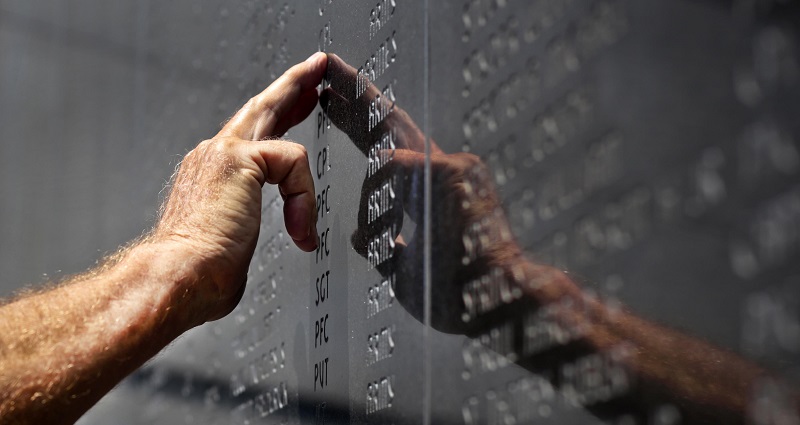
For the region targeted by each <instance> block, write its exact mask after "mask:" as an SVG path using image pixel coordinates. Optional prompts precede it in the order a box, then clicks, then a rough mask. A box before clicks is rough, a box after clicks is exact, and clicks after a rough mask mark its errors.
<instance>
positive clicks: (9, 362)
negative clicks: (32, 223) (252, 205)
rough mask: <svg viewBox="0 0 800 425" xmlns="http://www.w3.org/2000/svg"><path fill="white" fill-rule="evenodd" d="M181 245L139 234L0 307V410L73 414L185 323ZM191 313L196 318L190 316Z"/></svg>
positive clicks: (51, 418)
mask: <svg viewBox="0 0 800 425" xmlns="http://www.w3.org/2000/svg"><path fill="white" fill-rule="evenodd" d="M186 258H190V257H188V256H186V255H184V254H183V253H182V252H181V251H179V250H178V249H176V248H174V247H171V246H170V245H168V244H163V243H162V244H154V243H142V244H139V245H137V246H135V247H133V248H130V249H129V250H127V251H126V252H124V253H122V254H120V256H119V259H118V260H116V261H113V262H111V264H108V265H105V266H101V267H100V268H98V269H97V270H95V271H92V272H89V273H87V274H84V275H82V276H78V277H76V278H74V279H72V280H71V281H69V282H67V283H65V284H63V285H60V286H58V287H57V288H55V289H52V290H50V291H47V292H43V293H39V294H36V295H32V296H28V297H26V298H23V299H20V300H17V301H15V302H12V303H10V304H7V305H5V306H3V307H0V317H3V320H2V321H0V417H2V418H3V422H4V423H6V422H8V423H45V422H46V423H51V422H57V423H64V422H73V421H75V420H77V419H78V418H79V417H80V415H81V414H83V413H84V412H85V411H86V410H87V409H88V408H89V407H90V406H91V405H92V404H94V403H95V402H96V401H97V400H99V399H100V397H102V396H103V395H104V394H105V393H106V392H107V391H108V390H110V389H111V388H113V386H114V385H116V384H117V383H118V382H119V381H120V380H121V379H122V378H124V377H125V376H126V375H127V374H129V373H130V372H132V371H133V370H135V369H136V368H137V367H139V366H140V365H141V364H142V363H144V362H145V361H146V360H147V359H148V358H150V357H151V356H153V355H154V354H156V353H157V352H158V351H159V350H161V349H162V348H163V347H164V346H165V345H166V344H168V343H169V342H170V341H172V340H173V339H174V338H175V337H177V336H178V335H180V334H181V333H182V332H184V331H186V330H187V329H189V328H191V327H192V326H195V325H197V324H200V323H202V322H203V321H204V320H203V319H202V314H201V313H202V312H197V311H194V310H193V309H192V308H191V306H194V305H196V301H197V300H196V299H195V298H196V295H195V293H194V292H193V290H192V288H193V283H194V280H196V279H197V274H196V272H195V271H194V270H193V265H192V264H190V263H189V262H186V260H185V259H186ZM195 316H196V317H195Z"/></svg>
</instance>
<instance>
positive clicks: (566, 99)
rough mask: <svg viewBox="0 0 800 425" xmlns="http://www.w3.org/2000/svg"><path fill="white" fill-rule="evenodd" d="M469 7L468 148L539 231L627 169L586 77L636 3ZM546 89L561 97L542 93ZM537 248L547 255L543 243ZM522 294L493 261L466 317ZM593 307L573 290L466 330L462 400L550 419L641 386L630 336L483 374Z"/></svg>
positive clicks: (554, 342) (490, 414) (562, 338)
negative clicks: (535, 369) (546, 363)
mask: <svg viewBox="0 0 800 425" xmlns="http://www.w3.org/2000/svg"><path fill="white" fill-rule="evenodd" d="M463 11H464V12H463V16H462V23H463V25H464V34H463V37H462V41H463V43H464V47H465V51H466V52H468V53H467V54H466V55H465V58H464V62H463V63H464V65H463V69H462V78H463V87H462V92H461V96H462V98H463V99H464V104H465V109H466V110H465V113H464V115H463V122H462V131H463V136H464V140H465V143H464V150H467V151H474V152H475V153H477V154H478V155H480V156H481V157H482V158H484V159H485V160H486V161H487V163H488V165H489V166H490V167H491V169H492V175H493V177H494V180H495V183H496V185H497V186H498V188H499V189H500V190H504V191H506V192H507V193H509V196H507V199H506V202H507V203H508V204H509V206H510V208H508V211H509V214H510V218H511V226H512V229H513V234H514V235H515V236H516V237H519V238H520V239H522V240H523V241H525V242H526V243H527V242H528V240H527V239H528V234H530V233H532V231H533V228H534V224H536V225H537V226H539V227H538V228H542V226H543V225H547V224H549V223H551V221H555V220H556V219H557V218H559V217H558V214H559V213H561V212H564V211H566V210H568V209H570V208H576V207H578V206H579V205H581V203H582V202H585V201H586V200H587V199H590V197H591V195H593V194H594V193H596V192H598V191H599V190H600V189H602V188H604V187H606V186H608V185H610V184H611V183H612V182H614V181H616V179H617V178H618V177H619V175H620V173H621V170H620V169H621V159H620V155H621V151H622V146H623V145H624V143H625V141H624V140H623V139H622V138H621V137H620V136H619V134H618V132H617V131H615V130H614V129H613V128H610V126H608V125H606V124H605V123H602V122H599V120H598V118H597V114H596V113H595V109H596V108H595V106H594V104H595V103H596V102H595V99H594V96H595V91H594V89H593V87H592V86H591V84H590V83H587V82H585V81H584V80H583V79H582V78H580V77H582V76H583V74H584V72H585V69H586V68H587V67H588V65H587V64H589V63H591V61H592V60H593V58H595V57H597V56H599V55H600V54H601V53H602V52H604V51H605V49H608V48H609V47H611V46H613V45H614V44H615V43H617V42H618V41H619V40H620V39H621V38H622V37H623V36H624V35H625V33H626V31H627V21H626V18H625V16H626V15H625V11H624V3H623V2H620V1H616V0H599V1H596V2H587V3H580V2H575V1H573V0H564V1H557V0H542V1H538V2H531V3H525V2H522V1H521V0H510V1H498V0H465V2H464V9H463ZM572 28H577V29H578V30H576V31H572V30H571V29H572ZM536 99H552V100H549V101H547V102H546V103H544V104H540V103H539V102H537V101H536ZM487 139H494V140H497V142H496V144H495V146H492V147H487V145H486V144H485V143H482V142H481V141H483V140H487ZM578 144H583V145H588V146H587V147H586V149H585V150H586V151H587V152H588V155H585V157H583V158H581V159H580V160H579V161H574V163H575V165H569V166H562V167H554V168H556V170H557V171H555V172H553V173H551V174H549V175H544V176H543V178H541V179H538V180H534V181H532V182H531V181H530V178H531V176H532V175H534V173H535V172H536V170H537V166H541V165H549V161H551V160H553V159H554V158H555V160H558V158H557V155H556V154H558V153H560V152H564V151H567V150H568V149H570V148H572V149H575V148H574V147H573V146H577V145H578ZM539 168H541V167H539ZM523 179H524V180H526V181H524V182H523V181H522V180H523ZM488 219H489V220H488V221H487V223H491V222H493V221H494V220H493V219H492V218H491V217H488ZM484 220H486V218H484ZM490 229H491V226H488V227H487V226H484V223H483V222H478V223H475V224H474V225H472V226H471V228H470V231H468V232H467V233H466V234H465V251H466V252H467V256H466V257H465V264H468V263H470V262H472V261H474V260H475V259H476V258H477V257H479V256H480V255H481V251H482V249H481V248H482V247H483V245H484V241H487V240H492V238H491V237H490V236H491V233H488V232H489V230H490ZM534 252H536V254H537V256H539V257H541V252H540V250H536V251H534ZM521 295H522V294H521V293H520V292H519V289H518V288H516V287H515V285H514V283H513V282H511V281H510V280H509V276H507V275H506V274H505V273H503V272H502V271H501V270H498V269H493V270H489V271H488V272H486V273H485V274H483V275H479V276H475V277H473V278H472V279H470V280H469V281H468V282H466V283H465V285H464V286H463V288H462V298H463V300H464V304H465V311H464V312H463V315H462V320H463V321H464V322H465V323H466V324H469V323H473V322H478V321H480V320H483V319H485V318H486V317H489V316H490V315H491V314H495V316H496V313H497V311H500V310H502V309H503V308H504V307H505V306H507V305H509V304H514V303H517V301H518V300H519V298H520V297H521ZM581 308H583V300H562V301H561V302H557V303H552V304H549V305H546V306H542V307H541V308H538V309H536V310H532V311H528V312H526V313H525V314H524V315H523V316H522V317H506V318H504V319H501V320H499V321H498V322H497V323H495V324H494V326H492V327H491V329H488V330H486V331H485V332H483V333H481V334H480V335H477V336H475V337H473V338H471V339H469V340H467V341H465V343H464V345H463V348H462V359H463V360H464V367H463V371H462V374H461V378H462V382H463V383H464V384H468V385H469V388H471V392H472V394H470V395H468V396H467V397H466V398H465V399H464V400H463V402H462V409H461V413H462V416H463V421H464V423H465V424H476V423H485V422H492V421H493V420H500V419H499V418H502V421H505V422H508V423H512V422H513V423H528V422H533V421H547V420H549V419H550V418H552V415H554V414H558V410H570V409H580V408H583V407H586V406H592V405H595V404H599V403H604V402H607V401H609V400H612V399H615V398H619V397H622V396H624V395H625V394H626V393H627V392H628V391H629V389H630V379H629V377H628V376H627V372H626V371H625V370H624V369H623V368H622V367H621V366H620V365H621V364H623V360H624V359H625V358H626V357H627V356H628V355H629V352H628V347H626V346H625V345H620V346H615V347H613V348H611V349H609V350H605V351H603V352H598V353H591V354H588V355H584V356H581V357H578V358H563V359H560V360H559V362H557V364H554V365H553V367H552V369H551V370H549V371H547V372H546V373H542V374H536V375H534V374H521V375H518V376H517V377H514V378H512V379H511V380H510V381H506V382H504V383H502V384H497V383H493V384H490V385H488V386H484V385H483V382H491V380H492V377H493V376H500V375H501V373H500V371H501V370H502V369H505V368H507V367H508V366H510V365H512V364H513V363H515V362H517V361H525V360H527V359H530V358H533V357H535V356H538V355H541V354H543V353H552V352H554V350H558V349H560V348H562V347H565V346H567V345H568V344H571V343H574V342H575V341H577V340H579V339H580V338H581V337H583V336H584V335H585V333H586V332H587V328H588V327H589V326H591V324H590V323H580V324H577V325H575V326H566V325H564V324H563V323H560V322H559V321H558V320H557V317H560V316H561V315H563V314H564V312H565V311H575V310H580V309H581ZM556 382H558V383H559V384H560V385H558V386H557V385H555V383H556Z"/></svg>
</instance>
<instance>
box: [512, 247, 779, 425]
mask: <svg viewBox="0 0 800 425" xmlns="http://www.w3.org/2000/svg"><path fill="white" fill-rule="evenodd" d="M523 268H524V269H525V277H526V281H525V283H524V284H523V285H522V287H523V288H524V290H523V292H524V293H525V295H526V296H525V298H529V299H531V300H535V302H536V304H537V305H538V306H539V308H540V309H545V308H547V306H548V305H557V306H559V308H551V309H550V310H549V311H550V312H551V313H552V314H551V315H549V316H550V317H546V318H545V319H544V320H545V321H547V322H548V323H550V324H552V325H553V328H554V329H557V331H558V332H562V333H561V335H568V336H567V337H566V338H564V339H566V340H568V341H569V342H566V343H564V344H561V345H560V346H556V347H551V350H550V354H551V355H550V356H547V359H550V360H551V361H553V362H555V363H561V362H562V360H561V359H564V358H572V359H573V360H574V359H575V358H576V357H585V356H588V355H591V353H617V354H616V355H615V356H612V357H613V358H614V359H613V360H612V361H611V363H615V362H617V363H618V366H621V368H620V370H624V371H626V372H625V373H627V374H628V380H629V382H630V385H629V389H628V390H627V391H626V392H625V394H620V397H621V398H622V399H623V400H624V403H626V404H630V403H632V404H633V405H635V407H634V410H636V409H639V411H640V412H649V411H652V409H653V408H655V407H657V406H660V405H663V404H667V403H670V404H672V405H674V406H675V407H677V408H678V409H679V410H680V412H681V414H682V415H683V418H684V423H698V422H702V421H709V423H737V422H742V421H743V420H744V419H743V418H744V415H745V409H746V406H747V401H748V400H747V397H748V395H749V391H751V390H752V385H753V384H754V383H755V381H756V380H757V379H758V378H759V376H762V375H764V371H763V370H761V369H760V368H758V367H757V366H755V365H754V364H752V363H749V362H747V361H745V360H744V359H742V358H740V357H738V356H737V355H735V354H733V353H730V352H727V351H724V350H722V349H720V348H717V347H714V346H712V345H710V344H708V343H705V342H702V341H700V340H698V339H695V338H692V337H689V336H687V335H684V334H681V333H679V332H676V331H674V330H671V329H667V328H665V327H662V326H658V325H655V324H653V323H650V322H647V321H645V320H643V319H641V318H639V317H636V316H634V315H633V314H631V313H630V312H627V311H625V310H624V309H622V308H620V307H619V306H617V305H613V304H609V303H606V302H604V301H601V300H600V299H598V298H597V297H591V296H587V294H586V293H585V292H584V291H582V290H581V289H580V288H579V287H578V286H577V285H576V284H575V283H574V282H573V281H572V280H571V279H570V278H569V277H568V276H567V275H566V274H565V273H563V272H561V271H559V270H556V269H553V268H551V267H545V266H537V265H533V264H530V263H526V264H525V266H524V267H523ZM562 306H563V307H562ZM552 354H555V355H552ZM521 360H522V362H523V363H524V361H525V359H521ZM558 366H559V365H555V368H553V369H556V370H558ZM555 376H556V379H558V380H561V379H563V376H560V377H559V376H558V374H555ZM558 384H559V385H562V386H563V382H559V383H558ZM609 401H612V402H613V400H609ZM601 404H602V403H601ZM588 407H590V408H591V406H588Z"/></svg>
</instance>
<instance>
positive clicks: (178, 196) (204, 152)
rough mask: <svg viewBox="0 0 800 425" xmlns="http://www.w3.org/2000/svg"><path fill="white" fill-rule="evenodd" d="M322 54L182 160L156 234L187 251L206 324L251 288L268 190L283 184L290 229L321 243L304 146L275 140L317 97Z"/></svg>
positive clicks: (299, 240) (308, 245)
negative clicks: (263, 191) (248, 282)
mask: <svg viewBox="0 0 800 425" xmlns="http://www.w3.org/2000/svg"><path fill="white" fill-rule="evenodd" d="M326 64H327V58H326V56H325V55H324V54H322V53H317V54H315V55H313V56H311V57H310V58H309V59H308V60H306V61H305V62H303V63H300V64H298V65H295V66H293V67H292V68H290V69H289V70H288V71H286V73H284V74H283V75H282V76H281V77H280V78H278V79H277V80H276V81H275V82H274V83H272V84H271V85H270V86H269V87H267V89H265V90H264V91H263V92H261V93H260V94H258V95H257V96H255V97H253V98H252V99H250V100H249V101H248V102H247V103H246V104H245V105H244V106H243V107H242V108H241V109H240V110H239V111H238V112H237V113H236V114H235V115H234V116H233V117H232V118H231V119H230V121H228V123H227V124H226V125H225V126H224V127H223V128H222V130H221V131H220V132H219V133H218V134H217V135H216V136H214V138H212V139H209V140H206V141H204V142H202V143H200V144H199V145H198V146H197V147H196V148H195V149H194V150H192V151H191V152H189V154H187V155H186V157H185V158H184V159H183V162H182V163H181V165H180V168H179V170H178V171H177V173H176V175H175V177H174V181H173V184H172V190H171V192H170V194H169V197H168V198H167V200H166V202H165V203H164V206H163V209H162V214H161V219H160V221H159V222H158V224H157V226H156V228H155V231H154V232H153V235H152V237H151V240H152V241H157V242H166V243H169V244H171V245H172V246H173V247H174V246H177V247H179V250H181V251H182V252H186V253H187V257H186V258H190V259H191V260H187V261H189V262H190V263H191V264H192V268H194V269H196V273H197V276H198V277H199V278H198V279H197V280H198V282H197V284H196V285H192V286H193V287H192V291H193V292H195V294H194V296H193V298H196V299H197V302H196V303H195V304H197V305H196V309H197V310H198V311H200V312H202V314H200V315H201V316H202V317H201V320H200V321H201V322H203V321H208V320H215V319H218V318H221V317H223V316H225V315H226V314H228V313H229V312H230V311H231V310H232V309H233V307H235V306H236V304H237V303H238V302H239V299H240V298H241V295H242V293H243V291H244V284H245V281H246V278H247V269H248V267H249V264H250V259H251V258H252V256H253V252H254V250H255V246H256V241H257V239H258V233H259V227H260V223H261V188H262V186H263V185H264V183H270V184H277V185H278V188H279V189H280V194H281V196H282V197H283V199H284V206H283V213H284V222H285V225H286V230H287V233H288V234H289V236H291V238H292V239H293V240H294V242H295V244H296V245H297V246H298V247H299V248H300V249H302V250H303V251H312V250H314V249H316V247H317V243H318V241H317V232H316V224H315V223H316V208H315V198H314V181H313V178H312V176H311V171H310V168H309V163H308V158H307V153H306V150H305V148H304V147H303V146H302V145H300V144H297V143H293V142H289V141H286V140H278V139H276V138H278V137H280V136H282V135H283V134H284V133H285V132H286V131H287V130H288V129H289V128H291V127H292V126H294V125H296V124H298V123H300V122H301V121H303V120H304V119H305V118H306V117H307V116H308V114H309V113H311V111H312V110H313V109H314V107H315V106H316V104H317V100H318V93H317V89H316V86H317V85H318V84H319V83H320V81H321V80H322V77H323V75H324V73H325V69H326Z"/></svg>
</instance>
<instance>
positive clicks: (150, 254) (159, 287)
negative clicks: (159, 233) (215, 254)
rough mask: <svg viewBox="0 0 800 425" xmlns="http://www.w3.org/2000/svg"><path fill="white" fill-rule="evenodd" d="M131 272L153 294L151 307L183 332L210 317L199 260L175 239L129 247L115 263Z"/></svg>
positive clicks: (210, 311)
mask: <svg viewBox="0 0 800 425" xmlns="http://www.w3.org/2000/svg"><path fill="white" fill-rule="evenodd" d="M114 268H115V269H117V271H118V272H121V273H125V274H134V275H136V277H137V278H138V279H139V281H141V282H142V283H143V285H145V287H147V288H149V289H150V290H151V291H152V292H153V293H154V294H157V295H156V298H155V299H154V300H153V302H154V305H153V307H154V309H158V310H162V311H163V314H164V315H165V319H166V320H167V321H169V322H170V323H171V324H173V325H174V326H175V328H176V330H177V332H178V333H179V334H180V333H183V332H185V331H187V330H189V329H191V328H193V327H195V326H198V325H201V324H203V323H205V322H206V321H208V320H209V317H210V316H211V315H212V309H213V305H212V302H211V301H210V298H211V297H209V296H208V294H207V292H208V291H207V290H204V288H205V287H206V286H208V285H206V284H204V281H205V280H207V278H206V277H205V276H206V275H205V274H204V273H203V271H202V260H201V257H200V256H199V255H197V254H196V253H194V252H192V250H191V249H189V248H188V247H186V246H185V245H183V244H181V243H179V242H174V241H145V242H142V243H140V244H138V245H136V246H134V247H133V248H131V249H130V250H129V251H128V252H127V253H126V254H125V255H124V257H123V258H122V259H121V260H120V261H119V263H117V264H116V265H115V266H114Z"/></svg>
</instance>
